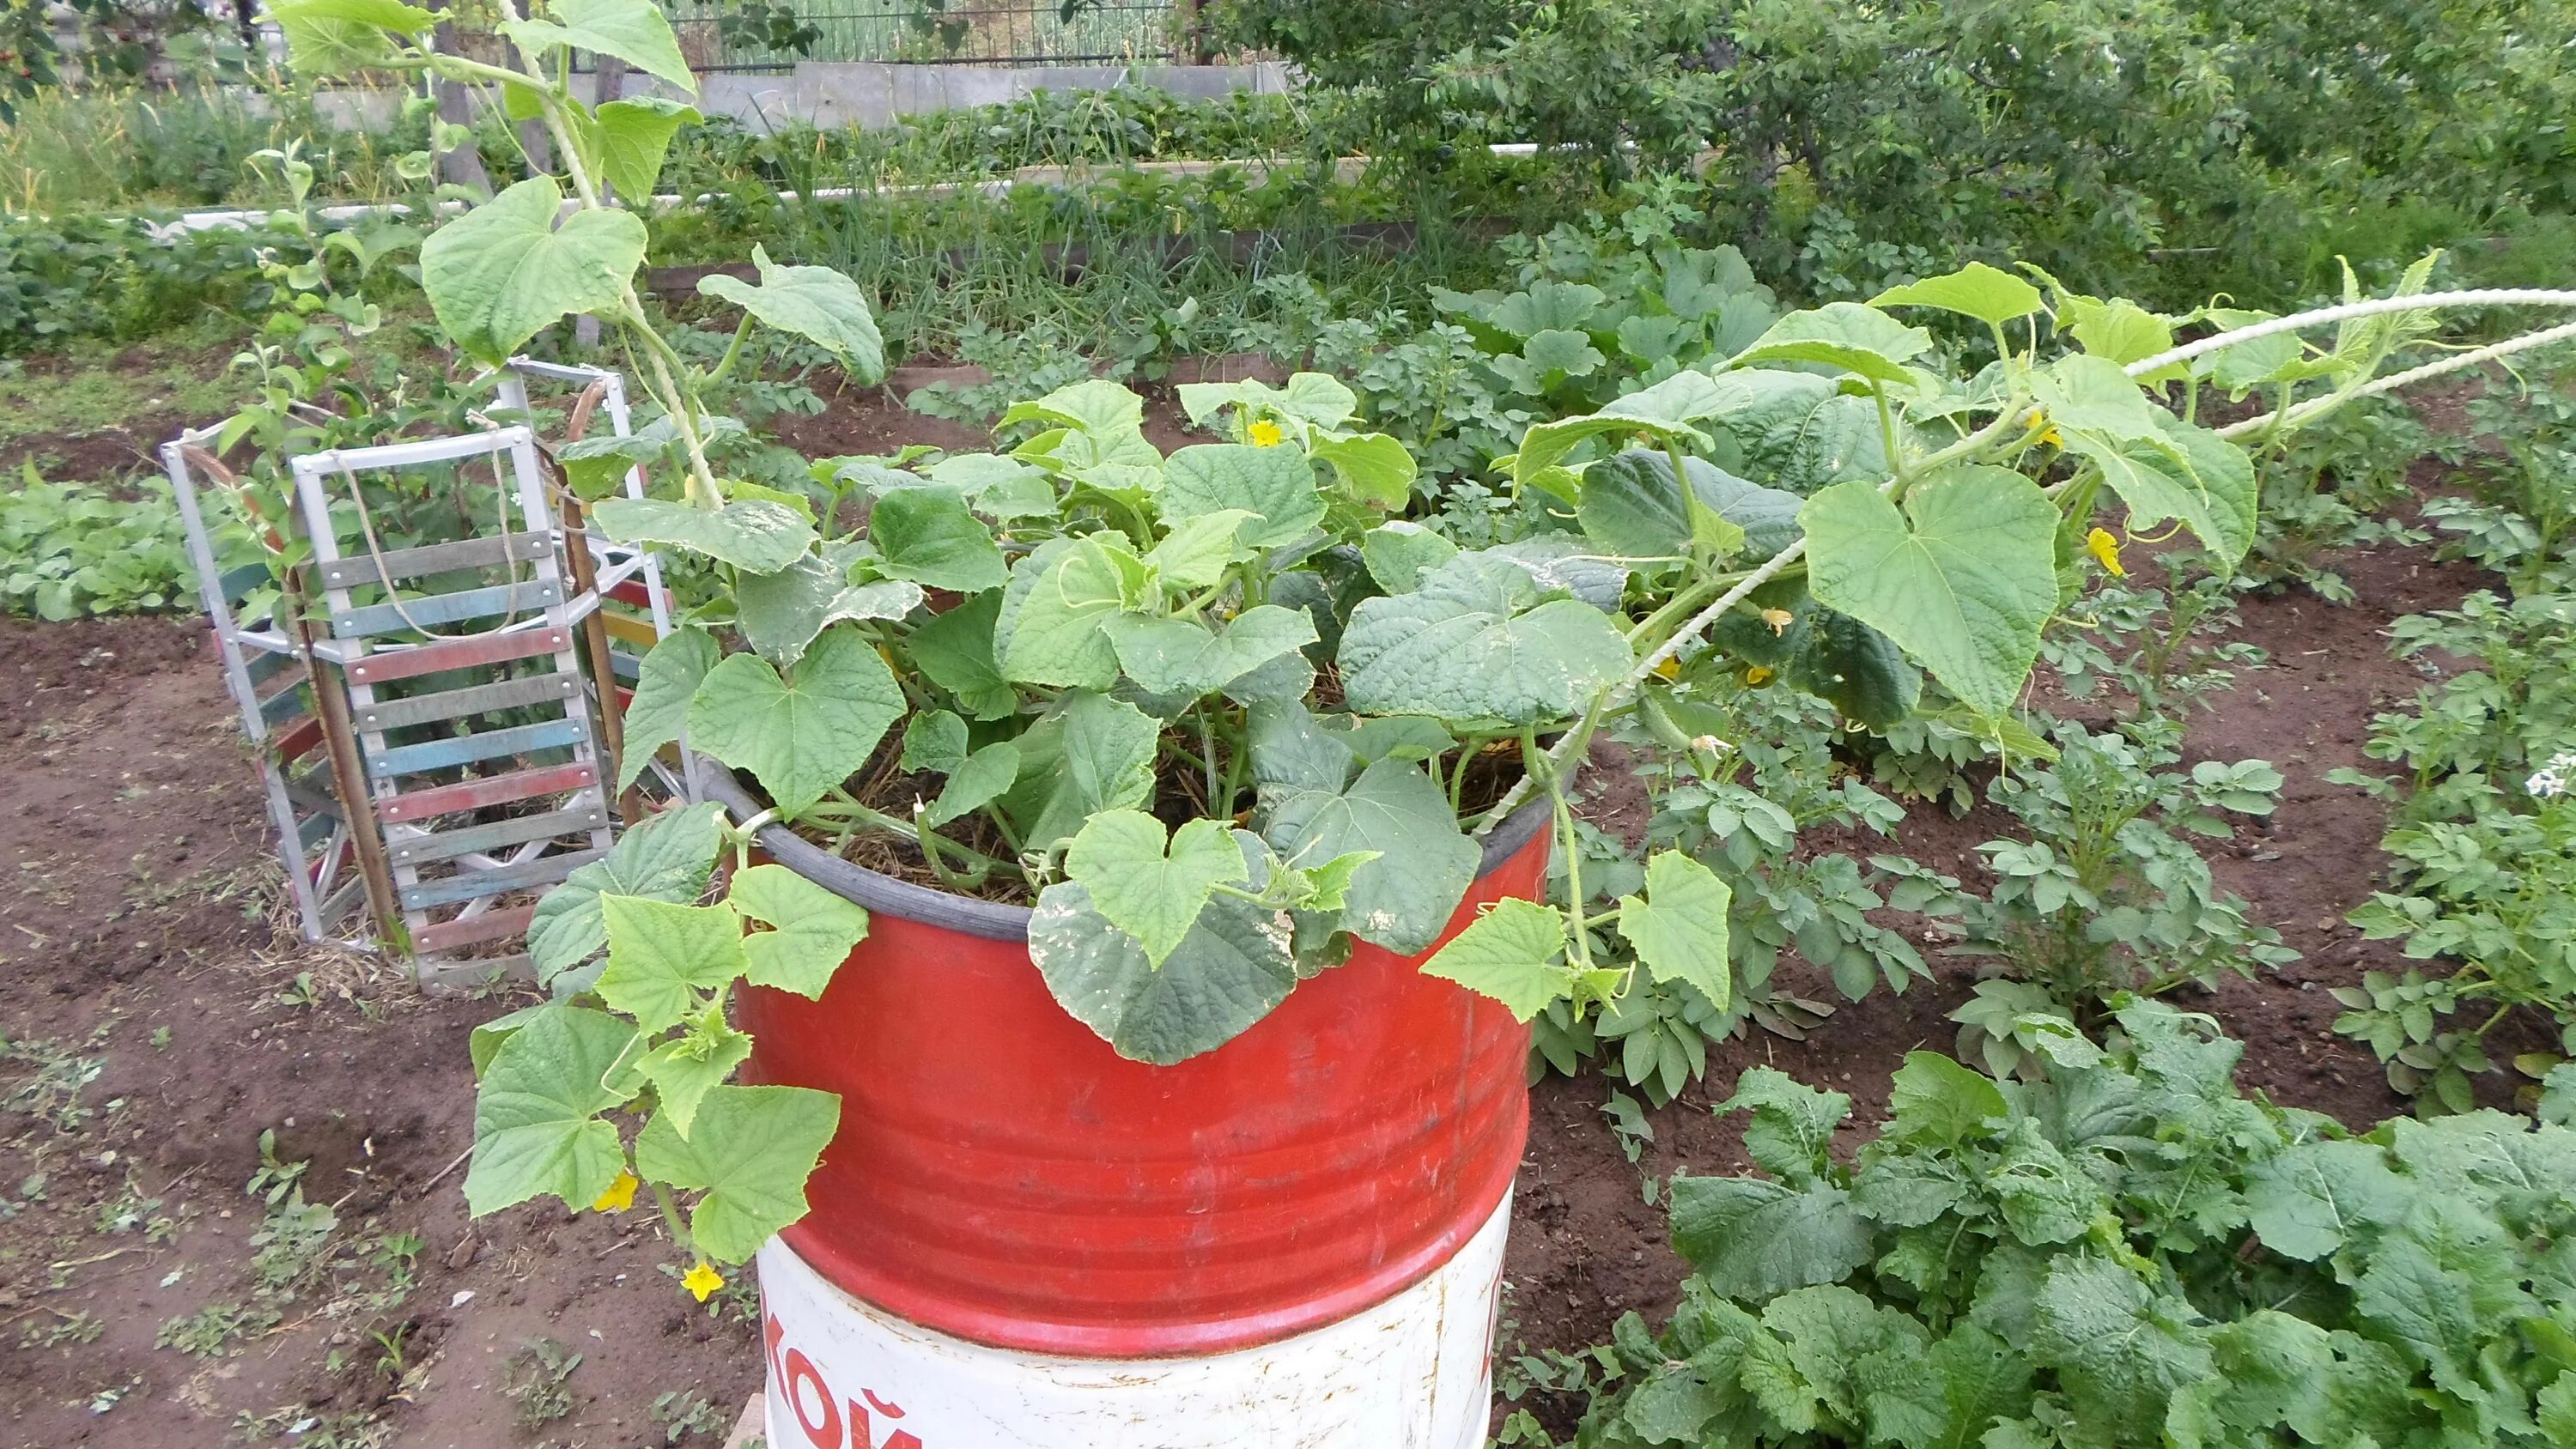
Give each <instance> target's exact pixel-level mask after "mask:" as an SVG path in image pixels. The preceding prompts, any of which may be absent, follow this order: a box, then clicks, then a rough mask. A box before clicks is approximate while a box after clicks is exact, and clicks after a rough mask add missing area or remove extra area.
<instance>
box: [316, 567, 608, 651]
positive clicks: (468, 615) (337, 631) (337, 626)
mask: <svg viewBox="0 0 2576 1449" xmlns="http://www.w3.org/2000/svg"><path fill="white" fill-rule="evenodd" d="M562 602H563V586H562V585H561V584H558V583H556V582H555V581H553V580H551V579H525V580H522V581H520V582H518V583H515V584H494V585H492V586H491V587H490V588H487V589H465V590H462V591H460V592H457V593H453V594H432V595H430V596H429V597H427V598H422V599H405V600H403V601H402V602H401V603H400V604H369V605H367V606H365V607H364V608H358V609H351V610H349V611H348V612H347V613H345V614H333V615H332V616H331V633H332V635H333V637H335V638H340V639H361V638H366V637H369V636H371V635H376V634H407V633H410V632H412V631H413V630H414V629H415V627H417V626H422V625H438V624H453V623H456V622H458V621H459V620H463V619H482V618H489V617H490V616H492V615H494V614H508V613H514V612H518V613H524V612H527V611H530V610H535V609H543V608H547V607H549V606H551V605H555V604H560V603H562Z"/></svg>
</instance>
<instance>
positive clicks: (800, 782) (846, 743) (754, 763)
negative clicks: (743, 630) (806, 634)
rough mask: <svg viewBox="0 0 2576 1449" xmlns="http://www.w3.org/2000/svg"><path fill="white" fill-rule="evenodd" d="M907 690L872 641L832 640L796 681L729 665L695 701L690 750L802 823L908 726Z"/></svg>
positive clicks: (821, 645) (743, 658) (826, 639)
mask: <svg viewBox="0 0 2576 1449" xmlns="http://www.w3.org/2000/svg"><path fill="white" fill-rule="evenodd" d="M904 709H905V701H904V697H903V687H902V686H901V685H899V684H897V683H896V682H895V677H894V671H893V670H891V669H888V668H887V667H886V662H885V660H884V659H883V658H882V657H880V656H879V655H878V654H877V651H876V650H875V648H874V647H873V646H871V645H870V644H869V643H868V641H867V640H866V638H864V637H863V636H861V635H860V634H858V633H857V632H855V631H853V630H849V629H833V630H828V631H826V632H825V633H824V635H823V637H822V638H821V639H819V640H817V641H816V642H815V644H814V647H813V648H812V649H811V650H810V651H808V652H807V654H806V656H805V658H804V660H803V661H802V662H800V663H799V664H798V665H797V667H796V677H795V679H794V680H793V681H792V682H790V681H788V680H784V679H782V678H780V677H779V673H778V671H777V670H776V669H774V668H772V667H770V664H769V661H767V660H765V659H762V658H760V657H759V656H757V655H753V654H736V655H732V656H730V657H728V658H727V659H725V660H724V661H723V662H722V663H719V664H718V665H716V667H715V668H713V669H711V670H709V671H707V677H706V679H705V681H704V682H703V683H701V684H700V685H699V686H698V692H697V696H696V697H695V698H694V699H692V700H691V701H690V702H689V736H690V742H691V743H692V744H694V745H695V746H696V747H697V748H698V749H700V750H703V751H705V752H706V753H707V754H710V755H713V756H715V757H716V758H717V759H719V760H721V761H723V762H724V763H726V764H728V765H733V766H737V767H739V768H741V769H746V770H749V771H751V773H752V775H753V777H754V778H756V779H758V780H759V781H760V785H761V788H762V789H764V790H766V791H768V792H769V799H770V803H772V804H774V805H776V806H777V807H778V808H779V810H781V811H782V812H784V813H786V814H789V815H794V814H796V813H797V812H798V811H801V810H803V809H804V808H805V807H807V806H809V805H811V804H813V803H814V802H815V801H817V800H820V799H822V798H823V792H824V791H826V790H829V789H831V788H832V787H833V786H835V785H838V784H840V783H841V782H842V781H843V780H846V779H848V778H849V777H850V776H851V775H852V774H853V773H854V772H856V771H857V769H858V768H859V767H860V766H861V765H864V764H866V763H867V762H868V756H869V755H871V754H873V753H875V752H876V747H877V741H878V740H880V739H882V738H883V737H884V736H885V732H886V728H887V726H889V725H892V724H893V723H894V722H895V721H896V720H899V719H901V718H903V714H904Z"/></svg>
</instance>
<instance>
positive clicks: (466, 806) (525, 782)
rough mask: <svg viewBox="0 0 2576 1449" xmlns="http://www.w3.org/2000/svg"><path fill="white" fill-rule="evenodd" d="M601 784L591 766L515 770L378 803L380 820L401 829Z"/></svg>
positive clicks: (405, 794) (393, 797) (406, 793)
mask: <svg viewBox="0 0 2576 1449" xmlns="http://www.w3.org/2000/svg"><path fill="white" fill-rule="evenodd" d="M598 783H599V770H598V769H597V767H595V766H591V765H556V766H553V767H551V768H548V769H543V770H514V771H512V772H510V773H509V774H506V775H491V776H487V777H485V778H483V779H480V780H467V781H465V782H463V783H462V784H456V785H440V786H437V787H435V788H432V789H428V790H409V791H405V792H404V793H402V794H400V795H395V796H391V797H389V798H387V799H382V800H378V801H377V802H376V817H377V818H378V819H380V820H384V821H388V822H390V823H393V824H397V825H399V824H402V823H404V822H407V821H413V820H431V819H435V818H437V817H438V816H441V815H448V814H453V813H454V812H456V811H459V810H480V809H482V808H483V807H485V806H487V805H508V804H512V803H514V802H516V801H520V800H533V799H535V798H537V797H538V796H540V795H559V794H561V793H563V792H564V791H566V790H579V789H581V788H583V787H585V786H589V785H596V784H598Z"/></svg>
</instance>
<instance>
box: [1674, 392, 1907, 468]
mask: <svg viewBox="0 0 2576 1449" xmlns="http://www.w3.org/2000/svg"><path fill="white" fill-rule="evenodd" d="M1716 385H1717V388H1718V390H1719V392H1720V394H1721V395H1722V396H1721V400H1720V404H1719V407H1718V410H1717V411H1716V412H1715V413H1713V414H1711V417H1710V421H1711V423H1712V424H1713V425H1714V426H1715V427H1717V428H1719V429H1721V430H1723V431H1724V432H1725V434H1726V438H1725V440H1724V442H1725V444H1731V445H1732V447H1731V450H1730V449H1729V448H1727V447H1725V446H1721V449H1720V451H1719V452H1718V453H1717V454H1716V457H1717V459H1718V461H1719V462H1720V463H1721V464H1723V465H1724V466H1725V467H1726V468H1727V469H1728V470H1729V471H1732V472H1735V473H1739V474H1741V475H1743V476H1744V477H1746V478H1750V479H1752V480H1753V481H1754V482H1757V483H1761V484H1765V485H1768V486H1770V487H1773V488H1781V489H1786V490H1788V491H1789V492H1792V493H1799V494H1807V493H1813V492H1814V491H1816V490H1817V489H1819V488H1822V487H1825V486H1826V485H1828V484H1832V483H1843V482H1848V481H1851V480H1853V479H1868V480H1870V481H1872V482H1876V481H1878V480H1880V479H1883V478H1885V477H1886V476H1887V474H1888V466H1887V447H1886V441H1885V438H1884V436H1883V435H1882V434H1881V433H1880V432H1879V428H1878V410H1877V409H1876V408H1875V407H1874V406H1872V405H1871V403H1870V400H1869V399H1867V398H1864V397H1853V396H1850V395H1849V394H1847V393H1845V392H1843V391H1842V389H1841V387H1840V386H1839V385H1838V384H1837V383H1835V381H1834V380H1833V379H1832V378H1829V377H1818V376H1816V375H1815V374H1814V373H1811V372H1785V371H1780V370H1778V369H1770V368H1749V369H1745V370H1742V371H1737V372H1730V373H1727V374H1725V375H1723V376H1721V377H1719V378H1718V379H1717V380H1716ZM1730 451H1731V456H1730Z"/></svg>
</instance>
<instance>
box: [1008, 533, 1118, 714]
mask: <svg viewBox="0 0 2576 1449" xmlns="http://www.w3.org/2000/svg"><path fill="white" fill-rule="evenodd" d="M1147 575H1148V570H1147V569H1146V568H1145V565H1144V561H1143V560H1141V559H1139V558H1137V557H1136V555H1135V554H1133V553H1131V552H1129V551H1128V550H1127V549H1126V548H1124V547H1123V546H1121V545H1119V544H1116V543H1112V542H1109V541H1107V540H1105V539H1102V538H1100V537H1098V536H1089V537H1083V538H1051V539H1048V540H1047V541H1046V542H1045V543H1042V544H1040V545H1038V547H1037V549H1036V550H1035V551H1034V552H1032V553H1031V554H1030V555H1029V556H1028V557H1026V558H1024V559H1021V560H1020V561H1019V563H1017V564H1016V565H1014V566H1013V567H1012V569H1011V581H1010V583H1009V584H1008V585H1007V586H1006V587H1005V588H1004V589H1003V590H1002V606H1001V613H1000V614H999V615H998V616H996V618H995V619H994V622H993V653H994V656H995V658H996V659H997V660H998V661H999V662H1000V664H1001V668H1002V673H1003V675H1004V677H1006V678H1009V679H1014V680H1018V681H1020V682H1021V683H1024V684H1046V685H1054V686H1057V687H1059V688H1067V689H1107V688H1108V687H1109V686H1110V685H1112V684H1114V683H1116V682H1117V680H1118V654H1117V651H1116V650H1115V649H1113V648H1111V647H1110V643H1109V636H1108V635H1106V634H1103V633H1102V632H1101V631H1100V625H1101V621H1102V620H1104V619H1106V618H1107V617H1109V616H1110V615H1112V614H1115V613H1117V612H1118V611H1120V610H1122V609H1126V608H1141V607H1143V606H1144V604H1145V603H1146V602H1147V600H1146V598H1145V597H1144V581H1145V579H1146V578H1147Z"/></svg>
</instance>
